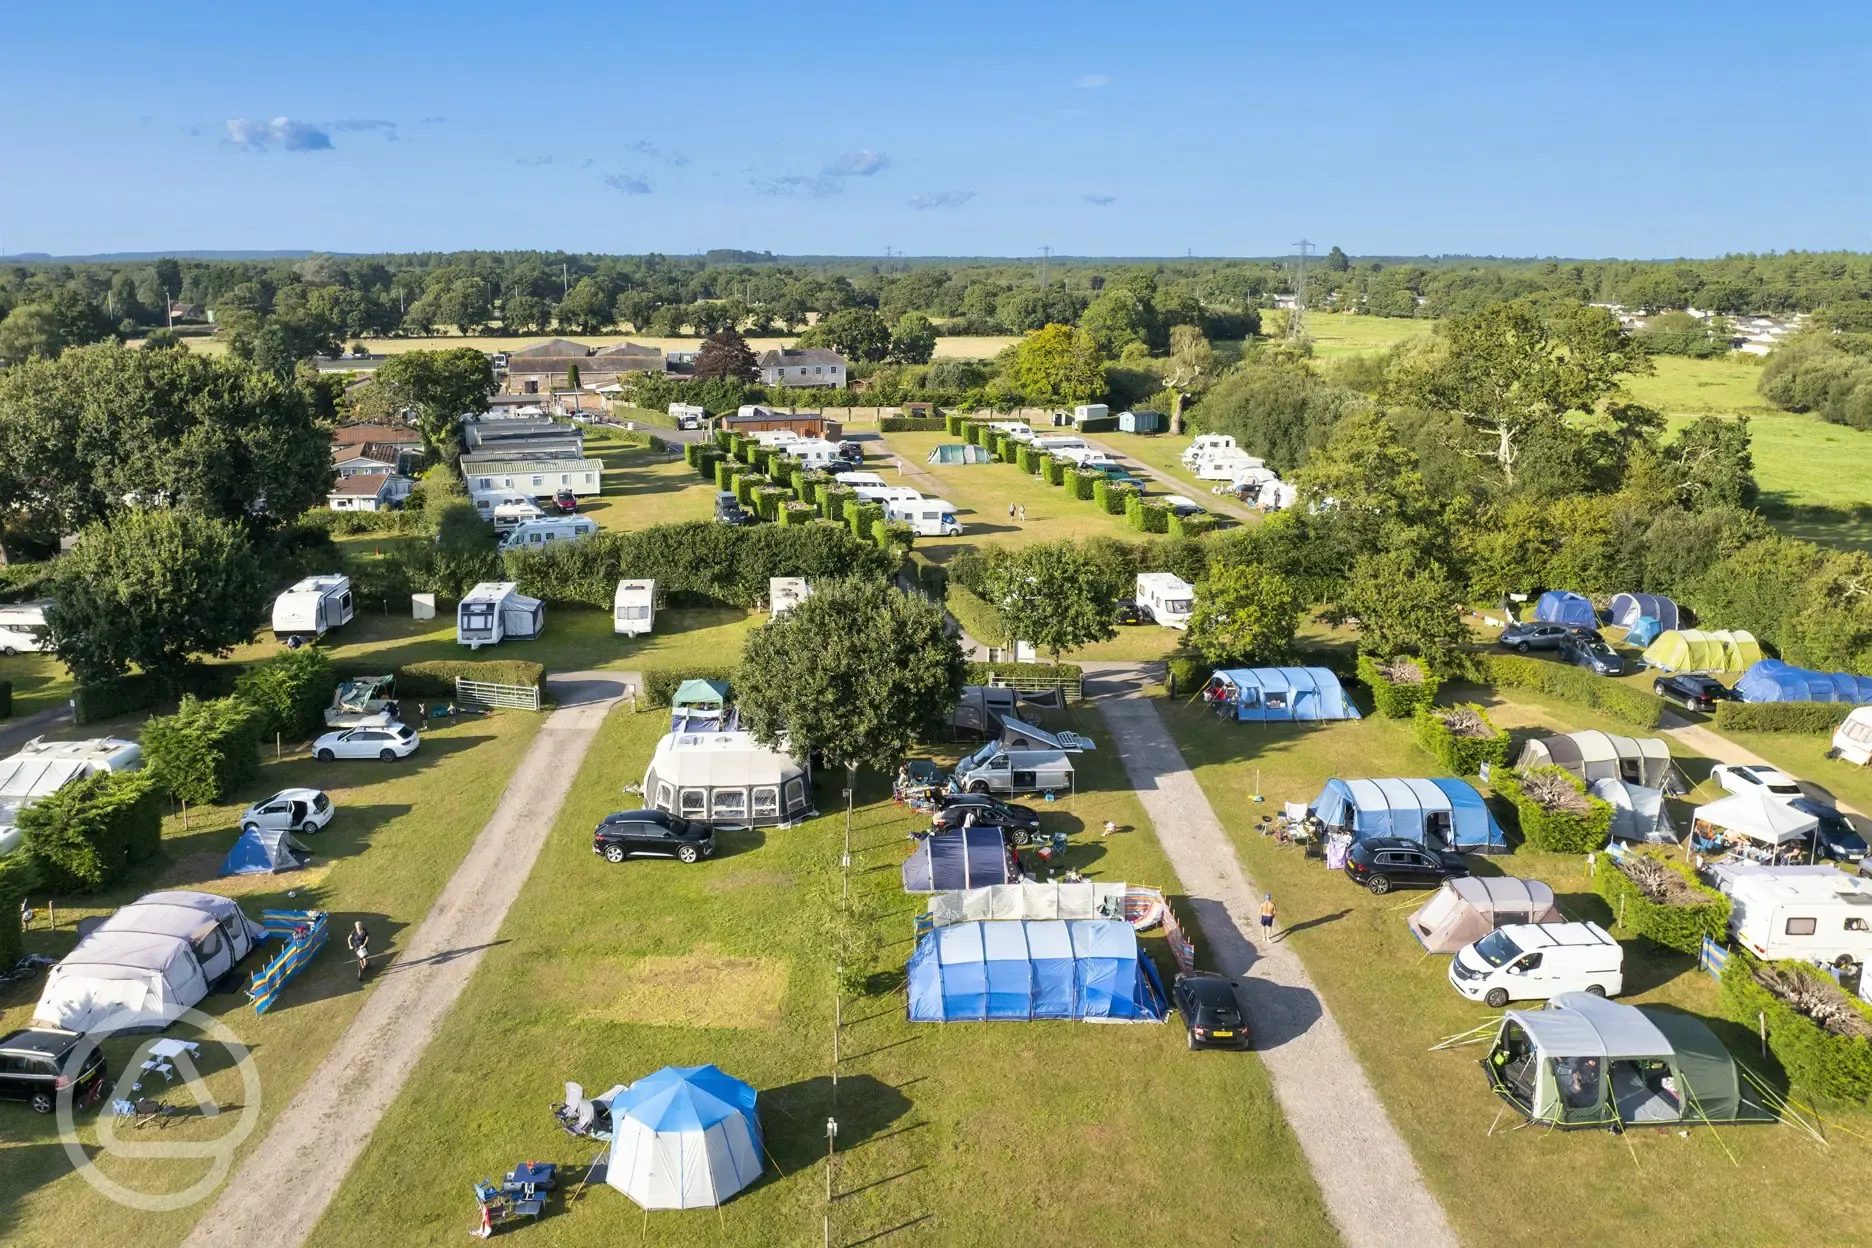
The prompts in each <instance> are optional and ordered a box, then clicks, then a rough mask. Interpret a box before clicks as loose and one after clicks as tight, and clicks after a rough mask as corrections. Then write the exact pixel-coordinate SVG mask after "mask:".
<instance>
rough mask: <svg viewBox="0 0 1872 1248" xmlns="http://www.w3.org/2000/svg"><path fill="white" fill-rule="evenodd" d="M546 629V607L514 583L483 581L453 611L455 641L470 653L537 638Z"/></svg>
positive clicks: (463, 597) (464, 596) (465, 595)
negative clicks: (512, 641)
mask: <svg viewBox="0 0 1872 1248" xmlns="http://www.w3.org/2000/svg"><path fill="white" fill-rule="evenodd" d="M545 627H546V604H545V603H543V602H541V601H540V600H539V599H537V598H528V597H526V596H524V595H523V594H521V592H520V586H519V585H517V584H515V583H514V582H513V581H483V582H481V584H479V585H477V586H475V587H474V588H473V589H471V590H469V591H468V592H467V593H466V594H464V595H463V596H462V600H461V602H460V604H459V605H458V606H456V608H455V640H456V641H457V642H458V643H459V644H461V645H464V646H467V647H469V648H470V649H472V650H479V649H480V648H481V647H482V646H492V645H498V644H499V643H500V642H503V641H507V640H523V639H526V638H530V637H537V636H539V635H540V632H541V631H542V630H543V629H544V628H545Z"/></svg>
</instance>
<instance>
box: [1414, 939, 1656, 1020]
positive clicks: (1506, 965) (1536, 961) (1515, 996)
mask: <svg viewBox="0 0 1872 1248" xmlns="http://www.w3.org/2000/svg"><path fill="white" fill-rule="evenodd" d="M1449 981H1450V983H1451V985H1452V986H1454V987H1455V989H1456V991H1457V992H1460V993H1462V995H1463V996H1465V997H1468V998H1469V999H1470V1000H1471V1001H1480V1002H1482V1003H1483V1004H1484V1005H1486V1006H1488V1007H1489V1008H1490V1009H1492V1010H1499V1009H1501V1008H1502V1007H1503V1006H1504V1005H1507V1004H1508V1003H1509V1002H1510V1001H1546V1000H1550V999H1552V998H1554V997H1557V996H1559V995H1560V994H1561V993H1563V992H1590V993H1592V994H1593V995H1594V996H1596V997H1615V996H1617V995H1618V994H1619V993H1620V992H1621V991H1622V990H1623V989H1624V987H1625V947H1624V946H1623V945H1621V944H1619V943H1618V941H1616V940H1613V939H1612V937H1611V936H1610V935H1609V934H1608V933H1607V932H1606V930H1605V929H1604V928H1603V927H1600V926H1599V925H1598V924H1597V923H1512V924H1509V925H1508V926H1507V927H1498V928H1496V929H1495V930H1494V931H1492V932H1490V933H1489V934H1488V935H1486V936H1484V937H1483V938H1482V939H1481V940H1478V941H1476V942H1475V943H1474V944H1471V945H1465V946H1463V948H1461V949H1459V950H1458V951H1457V953H1456V956H1455V957H1453V958H1451V959H1450V969H1449Z"/></svg>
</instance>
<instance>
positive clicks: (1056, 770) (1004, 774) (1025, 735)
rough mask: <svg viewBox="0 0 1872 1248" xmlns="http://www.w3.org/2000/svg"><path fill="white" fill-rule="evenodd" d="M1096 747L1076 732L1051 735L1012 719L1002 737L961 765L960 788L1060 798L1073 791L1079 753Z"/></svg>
mask: <svg viewBox="0 0 1872 1248" xmlns="http://www.w3.org/2000/svg"><path fill="white" fill-rule="evenodd" d="M1092 748H1093V744H1092V740H1091V738H1089V737H1082V736H1080V735H1079V734H1078V733H1076V732H1061V733H1057V734H1056V733H1051V732H1047V731H1046V730H1045V729H1043V728H1036V727H1034V726H1033V725H1032V724H1025V723H1022V722H1021V721H1020V720H1018V719H1014V718H1012V717H1010V716H1003V717H1002V720H1001V735H1000V736H999V737H997V738H996V739H995V740H992V741H990V742H989V743H988V744H987V745H984V746H982V748H981V749H979V750H977V751H975V753H973V754H971V755H969V756H968V757H967V758H965V759H963V760H962V761H961V762H960V763H957V764H956V769H955V785H956V787H957V788H958V789H961V790H962V791H963V792H966V793H994V794H997V795H1000V794H1006V793H1056V792H1060V791H1062V790H1063V791H1065V792H1071V791H1072V789H1073V762H1072V756H1073V755H1074V754H1079V753H1082V752H1083V751H1086V750H1089V749H1092Z"/></svg>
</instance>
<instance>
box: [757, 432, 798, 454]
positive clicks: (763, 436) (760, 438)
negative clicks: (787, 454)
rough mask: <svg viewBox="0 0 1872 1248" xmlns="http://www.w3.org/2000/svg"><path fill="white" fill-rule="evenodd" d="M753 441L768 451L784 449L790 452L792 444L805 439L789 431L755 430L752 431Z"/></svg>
mask: <svg viewBox="0 0 1872 1248" xmlns="http://www.w3.org/2000/svg"><path fill="white" fill-rule="evenodd" d="M754 440H755V441H756V442H758V443H760V444H761V445H762V446H764V447H766V448H767V449H768V450H774V449H776V448H784V449H786V450H788V451H791V450H792V449H793V445H792V444H793V443H795V442H804V441H805V440H806V439H804V438H802V437H800V435H799V434H797V433H795V432H794V431H793V430H791V429H757V430H755V431H754Z"/></svg>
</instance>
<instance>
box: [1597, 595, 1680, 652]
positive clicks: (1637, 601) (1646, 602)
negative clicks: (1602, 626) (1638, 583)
mask: <svg viewBox="0 0 1872 1248" xmlns="http://www.w3.org/2000/svg"><path fill="white" fill-rule="evenodd" d="M1610 614H1611V616H1612V623H1614V624H1616V625H1617V626H1618V627H1620V628H1632V627H1634V626H1635V625H1636V624H1637V623H1638V621H1639V620H1641V619H1643V618H1644V617H1646V616H1650V617H1651V618H1652V619H1654V620H1656V621H1657V624H1658V629H1659V631H1660V632H1662V631H1665V630H1668V629H1673V628H1677V627H1679V626H1680V625H1681V624H1682V621H1681V620H1680V619H1679V618H1678V611H1677V604H1676V603H1674V602H1672V601H1671V600H1670V599H1668V598H1666V597H1664V595H1662V594H1614V595H1613V596H1612V610H1611V612H1610ZM1625 640H1627V641H1631V638H1629V637H1627V638H1626V639H1625ZM1632 644H1633V645H1637V644H1638V643H1637V642H1633V643H1632Z"/></svg>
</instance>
